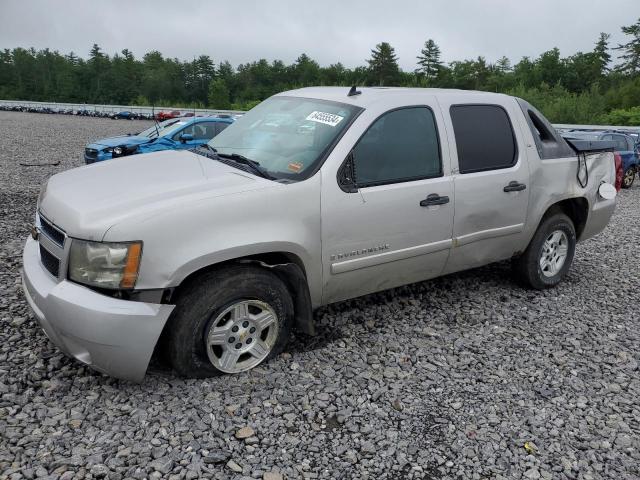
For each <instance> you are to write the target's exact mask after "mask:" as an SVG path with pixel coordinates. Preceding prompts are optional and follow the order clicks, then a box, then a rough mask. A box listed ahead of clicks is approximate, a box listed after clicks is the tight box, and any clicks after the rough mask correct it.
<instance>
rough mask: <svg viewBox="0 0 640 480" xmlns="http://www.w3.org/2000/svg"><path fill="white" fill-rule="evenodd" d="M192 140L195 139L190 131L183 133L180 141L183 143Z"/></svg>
mask: <svg viewBox="0 0 640 480" xmlns="http://www.w3.org/2000/svg"><path fill="white" fill-rule="evenodd" d="M191 140H193V135H192V134H190V133H183V134H182V135H180V141H181V142H182V143H187V142H190V141H191Z"/></svg>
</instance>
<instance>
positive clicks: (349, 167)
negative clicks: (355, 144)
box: [338, 150, 358, 193]
mask: <svg viewBox="0 0 640 480" xmlns="http://www.w3.org/2000/svg"><path fill="white" fill-rule="evenodd" d="M338 185H340V188H341V189H342V190H343V191H345V192H347V193H355V192H357V191H358V184H357V182H356V162H355V158H354V156H353V150H352V151H351V152H349V155H347V160H346V161H345V162H344V164H343V165H342V167H341V168H340V170H339V171H338Z"/></svg>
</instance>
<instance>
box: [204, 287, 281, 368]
mask: <svg viewBox="0 0 640 480" xmlns="http://www.w3.org/2000/svg"><path fill="white" fill-rule="evenodd" d="M278 330H279V321H278V316H277V315H276V313H275V311H274V310H273V308H271V307H270V306H269V305H268V304H266V303H264V302H261V301H259V300H240V301H238V302H235V303H233V304H232V305H230V306H229V307H227V308H226V309H224V310H223V311H222V313H220V314H219V315H218V316H217V317H216V318H215V319H214V320H213V321H212V322H210V323H209V326H208V328H207V329H206V331H205V335H204V341H205V346H206V349H207V355H208V357H209V360H210V361H211V363H212V364H213V366H214V367H215V368H217V369H218V370H220V371H222V372H225V373H238V372H243V371H245V370H249V369H251V368H253V367H255V366H256V365H258V364H259V363H260V362H262V361H263V360H264V359H265V358H267V356H268V355H269V353H270V352H271V350H272V349H273V346H274V345H275V343H276V340H277V338H278Z"/></svg>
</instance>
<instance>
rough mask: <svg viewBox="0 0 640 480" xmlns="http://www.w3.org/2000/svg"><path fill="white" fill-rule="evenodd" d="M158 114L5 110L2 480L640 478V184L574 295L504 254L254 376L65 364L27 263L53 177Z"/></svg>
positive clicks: (361, 313)
mask: <svg viewBox="0 0 640 480" xmlns="http://www.w3.org/2000/svg"><path fill="white" fill-rule="evenodd" d="M146 125H147V123H145V122H131V121H123V120H118V121H113V120H108V119H96V118H76V117H66V116H58V115H39V114H21V113H10V112H0V168H1V172H0V212H1V214H0V240H1V245H2V247H1V249H0V290H1V292H2V293H1V294H0V478H11V479H14V478H15V479H18V478H35V477H46V478H51V479H54V478H61V479H71V478H111V479H120V478H139V479H142V478H175V479H178V478H187V479H193V478H221V479H222V478H244V477H248V478H265V479H271V480H274V479H278V478H289V479H293V478H345V479H347V478H349V479H350V478H369V479H396V478H451V479H467V478H469V479H498V478H526V479H537V478H545V479H547V478H559V479H563V478H572V479H585V480H586V479H595V478H615V479H631V478H640V451H639V448H640V435H639V432H640V407H639V406H638V398H639V396H640V371H639V370H638V361H639V358H640V352H639V346H640V334H639V329H638V320H639V319H640V313H639V310H638V292H639V289H640V279H639V275H638V268H639V267H640V255H639V254H638V240H639V239H640V187H638V186H634V187H633V188H632V189H631V190H629V191H624V192H622V193H621V195H620V197H619V206H618V209H617V211H616V214H615V216H614V218H613V221H612V224H611V225H610V226H609V227H608V228H607V230H606V231H605V232H604V233H603V234H601V235H600V236H598V237H597V238H595V239H592V240H590V241H587V242H585V243H583V244H579V246H578V250H577V254H576V259H575V261H574V266H573V268H572V270H571V272H570V275H569V277H568V278H567V279H566V281H565V282H564V283H563V284H561V285H560V286H559V287H558V288H556V289H554V290H549V291H545V292H534V291H529V290H525V289H523V288H521V287H517V286H515V285H514V284H513V283H512V282H511V280H510V274H509V266H508V265H507V264H497V265H492V266H489V267H486V268H481V269H477V270H473V271H470V272H465V273H462V274H457V275H451V276H448V277H445V278H441V279H437V280H434V281H429V282H424V283H420V284H416V285H412V286H409V287H404V288H399V289H395V290H391V291H387V292H383V293H380V294H375V295H370V296H367V297H363V298H360V299H357V300H352V301H348V302H343V303H340V304H336V305H333V306H330V307H328V308H323V309H321V310H320V311H318V312H317V314H316V318H317V322H318V323H319V325H320V328H319V330H320V335H319V336H317V337H315V338H306V337H303V338H296V339H294V340H293V341H292V342H291V344H290V346H289V348H288V350H287V351H286V352H285V353H283V354H282V355H281V356H280V357H278V358H277V359H275V360H274V361H272V362H270V363H269V364H266V365H263V366H261V367H260V368H257V369H255V370H253V371H252V372H249V373H245V374H241V375H238V376H225V377H219V378H212V379H208V380H204V381H203V380H184V379H181V378H177V377H175V376H173V375H172V374H171V372H170V371H168V370H167V369H166V368H164V367H163V366H162V364H160V363H158V364H156V365H155V366H154V368H153V371H152V373H150V374H148V375H147V378H146V380H145V382H144V383H143V384H141V385H136V384H131V383H126V382H121V381H117V380H114V379H112V378H109V377H106V376H103V375H101V374H99V373H95V372H93V371H91V370H89V369H87V368H85V367H83V366H81V365H80V364H79V363H77V362H75V361H73V360H70V359H68V358H66V357H64V356H63V355H61V354H60V353H59V352H58V351H57V350H56V348H55V347H53V346H52V344H51V343H50V342H49V341H48V340H47V338H46V337H45V335H44V334H43V332H42V331H41V330H40V328H39V327H38V326H37V324H36V323H35V321H34V319H33V317H32V316H31V314H30V313H29V310H28V307H27V304H26V302H25V300H24V297H23V295H22V292H21V287H20V277H19V268H20V264H21V250H22V245H23V242H24V237H25V236H26V234H27V225H29V223H30V222H32V219H33V214H34V208H35V201H36V197H37V193H38V189H39V185H40V183H41V182H42V181H43V180H44V179H45V178H47V177H48V176H50V175H52V174H54V173H56V172H59V171H62V170H65V169H68V168H71V167H75V166H79V165H81V164H82V160H81V154H82V149H83V146H84V144H85V143H86V142H87V141H88V140H91V139H95V138H98V137H103V136H108V135H112V134H116V133H121V132H129V131H137V130H140V129H142V128H144V127H145V126H146ZM51 161H60V162H61V163H60V165H58V166H56V167H52V166H45V167H21V166H19V163H21V162H22V163H33V162H51ZM132 161H135V160H133V159H132ZM87 201H90V199H87Z"/></svg>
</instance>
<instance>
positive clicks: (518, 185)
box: [502, 180, 527, 192]
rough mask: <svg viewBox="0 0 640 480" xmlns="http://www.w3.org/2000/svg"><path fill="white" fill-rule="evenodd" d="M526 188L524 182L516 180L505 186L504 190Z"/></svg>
mask: <svg viewBox="0 0 640 480" xmlns="http://www.w3.org/2000/svg"><path fill="white" fill-rule="evenodd" d="M525 188H527V186H526V185H525V184H524V183H520V182H516V181H515V180H514V181H512V182H509V185H507V186H506V187H504V188H503V189H502V190H504V191H505V192H521V191H522V190H524V189H525Z"/></svg>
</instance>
